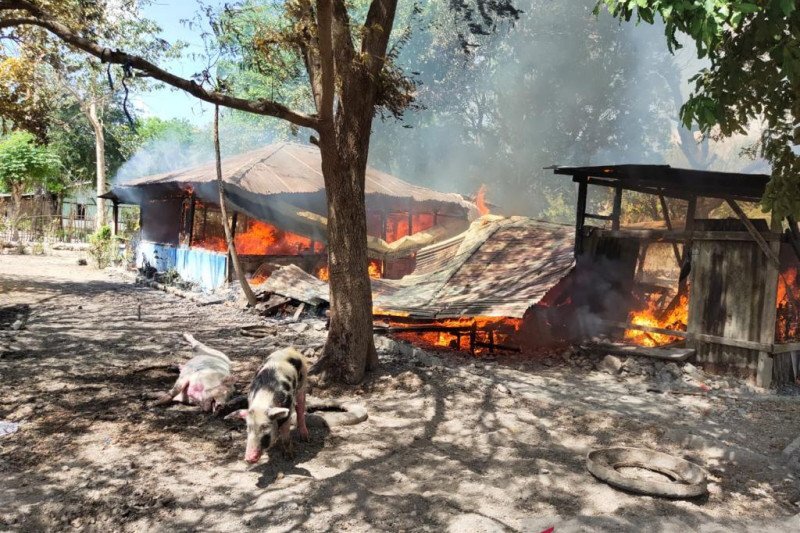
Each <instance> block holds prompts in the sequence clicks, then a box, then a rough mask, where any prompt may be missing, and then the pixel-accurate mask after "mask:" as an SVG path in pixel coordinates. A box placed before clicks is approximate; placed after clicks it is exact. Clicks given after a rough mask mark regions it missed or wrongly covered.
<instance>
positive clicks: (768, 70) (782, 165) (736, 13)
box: [601, 0, 800, 216]
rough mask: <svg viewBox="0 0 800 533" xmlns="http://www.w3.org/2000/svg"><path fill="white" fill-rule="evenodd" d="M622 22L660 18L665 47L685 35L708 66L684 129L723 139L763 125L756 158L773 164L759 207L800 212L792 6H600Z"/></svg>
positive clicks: (798, 24)
mask: <svg viewBox="0 0 800 533" xmlns="http://www.w3.org/2000/svg"><path fill="white" fill-rule="evenodd" d="M601 3H602V4H605V5H606V6H607V7H608V9H609V11H610V12H611V13H612V14H613V15H615V16H616V17H618V18H620V19H622V20H630V19H631V18H633V16H634V15H636V16H637V17H638V18H639V19H641V20H644V21H645V22H648V23H653V22H654V19H655V16H656V15H660V16H661V18H662V19H663V20H664V23H665V27H664V28H665V33H666V37H667V42H668V43H669V45H670V47H671V48H675V47H678V46H679V45H680V43H679V41H678V34H679V33H683V34H686V35H688V36H689V37H690V38H691V39H692V40H693V41H694V42H695V44H696V46H697V51H698V56H699V57H701V58H702V57H707V58H708V60H709V61H710V66H709V67H708V68H705V69H703V70H702V71H701V72H700V73H699V74H697V75H696V76H695V77H694V78H692V81H693V82H694V90H693V92H692V94H691V95H690V96H689V99H688V101H687V102H686V104H685V105H684V106H683V108H682V110H681V118H682V120H683V122H684V124H686V125H687V126H689V125H691V124H693V123H697V124H698V125H699V126H700V128H701V130H702V131H703V132H705V133H706V134H711V135H720V136H723V137H729V136H731V135H734V134H736V133H743V132H745V131H746V129H747V128H748V127H749V126H750V125H751V124H752V123H753V122H754V121H763V123H764V128H763V134H762V136H761V139H760V153H761V154H762V155H763V156H764V157H765V158H766V159H767V160H769V161H770V163H772V165H773V179H772V181H771V182H770V184H769V188H768V190H767V194H766V195H765V197H764V205H765V207H766V208H770V209H772V210H773V212H775V213H776V214H778V215H779V216H784V215H787V214H795V215H796V214H798V213H800V125H798V117H800V9H798V5H797V3H796V1H795V0H752V1H749V2H732V1H724V0H706V1H704V2H700V1H690V0H603V1H602V2H601Z"/></svg>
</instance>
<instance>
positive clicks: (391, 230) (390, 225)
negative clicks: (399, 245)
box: [386, 212, 434, 243]
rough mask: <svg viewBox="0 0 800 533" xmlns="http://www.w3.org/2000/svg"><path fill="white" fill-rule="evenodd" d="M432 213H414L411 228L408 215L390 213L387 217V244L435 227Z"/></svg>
mask: <svg viewBox="0 0 800 533" xmlns="http://www.w3.org/2000/svg"><path fill="white" fill-rule="evenodd" d="M433 222H434V216H433V214H432V213H412V214H411V227H410V228H409V225H408V213H407V212H406V213H390V214H389V216H387V217H386V242H388V243H391V242H394V241H397V240H400V239H402V238H403V237H406V236H408V235H412V234H414V233H419V232H420V231H425V230H426V229H428V228H431V227H433Z"/></svg>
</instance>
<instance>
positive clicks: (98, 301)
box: [0, 254, 800, 532]
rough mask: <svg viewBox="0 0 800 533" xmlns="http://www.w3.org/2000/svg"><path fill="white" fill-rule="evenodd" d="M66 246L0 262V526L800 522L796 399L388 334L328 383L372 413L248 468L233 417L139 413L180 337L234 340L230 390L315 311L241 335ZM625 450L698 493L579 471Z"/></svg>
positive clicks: (179, 346)
mask: <svg viewBox="0 0 800 533" xmlns="http://www.w3.org/2000/svg"><path fill="white" fill-rule="evenodd" d="M76 258H77V256H76V255H74V254H64V255H58V256H35V257H34V256H13V255H3V256H0V333H2V335H3V336H0V353H2V354H3V355H0V392H2V394H0V421H13V422H19V423H20V426H19V431H18V432H16V433H13V434H10V435H6V436H0V530H11V531H17V530H21V531H50V530H65V529H67V530H68V529H78V530H89V531H162V530H163V531H166V530H171V531H186V530H208V531H241V530H248V529H254V530H270V531H290V530H299V531H342V530H350V531H464V532H479V531H491V532H494V531H531V532H539V531H542V530H545V529H547V528H549V527H551V526H554V527H555V531H556V532H562V531H732V530H734V531H738V530H751V531H756V530H757V531H771V530H774V531H788V530H795V531H797V530H800V518H799V517H798V515H797V513H798V511H800V508H799V507H798V506H800V485H799V484H798V477H797V476H798V475H799V474H800V472H798V471H797V465H796V463H792V462H791V461H787V460H785V459H784V458H782V456H781V451H782V450H783V448H784V447H785V446H786V445H787V444H789V442H791V441H792V440H793V439H795V438H796V437H797V436H798V435H800V401H798V399H797V398H792V397H779V396H776V395H773V394H764V393H762V394H746V393H743V392H742V391H740V390H738V389H737V390H736V391H735V392H731V393H730V394H727V395H726V397H704V396H692V395H680V394H658V393H653V392H648V391H647V389H648V388H652V383H651V382H650V381H648V379H649V378H646V377H639V378H632V377H623V376H621V375H619V376H617V375H611V374H606V373H603V372H600V371H598V370H595V369H594V368H593V367H592V365H591V364H589V365H576V364H574V361H571V358H572V357H573V355H571V352H568V353H565V354H552V357H549V358H546V359H541V358H539V359H536V360H530V359H528V360H525V359H522V358H520V357H516V358H498V359H492V360H489V359H485V358H483V359H478V360H476V359H471V358H468V357H466V356H463V355H456V354H442V355H439V356H434V357H431V356H429V355H427V354H424V353H422V352H419V351H417V352H414V353H411V354H410V355H409V351H408V350H398V346H397V344H395V343H392V342H389V341H388V340H385V339H380V342H379V346H380V351H381V361H382V363H383V366H382V368H381V370H380V371H379V372H378V373H377V374H376V375H373V376H370V378H369V379H368V380H367V382H366V383H364V384H363V386H361V387H359V388H357V389H355V390H351V391H349V392H347V393H341V392H340V393H337V396H341V395H344V396H345V397H346V398H349V399H355V400H357V401H359V402H363V403H364V404H366V406H367V408H368V410H369V414H370V417H369V419H368V420H367V421H366V422H364V423H362V424H359V425H356V426H347V427H334V428H332V429H328V428H326V427H324V426H321V425H315V426H313V427H311V441H310V442H308V443H298V445H297V450H298V454H297V456H296V457H295V458H294V459H291V460H289V459H286V458H284V457H283V456H282V455H281V454H280V453H276V454H271V455H270V456H269V458H264V459H262V461H261V462H260V463H259V464H257V465H255V466H251V465H248V464H246V463H245V462H244V461H243V460H242V459H243V453H244V428H243V427H242V425H241V423H237V422H234V421H225V420H222V419H220V418H216V417H213V416H210V415H206V414H202V413H200V412H199V411H198V409H197V408H194V407H189V406H178V405H173V406H171V407H169V408H156V409H150V408H148V407H147V404H146V397H147V395H148V393H151V392H154V391H155V392H161V391H165V390H167V389H168V388H169V387H170V385H171V384H172V381H173V380H174V378H175V374H173V373H171V372H170V370H169V369H168V368H167V366H166V365H168V364H169V363H173V362H180V361H181V360H182V359H184V358H185V357H186V355H187V353H188V352H187V351H186V347H185V346H184V344H183V343H182V341H181V338H180V336H181V334H182V333H183V332H191V333H193V334H194V335H195V336H196V337H197V338H198V339H199V340H201V341H203V342H206V343H208V344H209V345H211V346H213V347H217V348H220V349H222V350H224V351H225V352H227V353H228V354H229V356H230V357H231V359H233V360H234V368H235V371H236V375H237V377H238V381H239V385H240V388H244V387H246V385H247V383H248V382H249V380H250V378H251V377H252V373H253V372H254V370H255V369H256V368H257V367H258V365H259V363H260V362H261V360H262V359H263V358H264V357H265V356H266V355H267V354H268V353H269V351H270V350H271V349H274V348H276V347H279V346H285V345H288V344H295V345H299V346H300V348H301V349H302V350H304V351H306V352H307V353H309V354H314V353H318V350H319V348H320V347H321V345H322V342H323V341H324V329H323V328H322V325H321V323H319V322H317V321H308V322H303V323H300V324H289V323H277V322H271V324H272V326H271V327H272V331H273V332H274V334H273V335H271V336H269V337H267V338H263V339H256V338H251V337H245V336H242V335H240V333H239V328H240V327H241V326H243V325H248V324H256V323H260V322H259V320H260V319H257V318H256V317H253V316H251V315H248V314H245V313H243V312H241V311H239V310H237V309H235V308H233V307H229V306H226V305H210V306H199V305H197V304H195V303H192V302H190V301H187V300H184V299H181V298H179V297H177V296H174V295H169V294H165V293H162V292H159V291H155V290H152V289H145V288H142V287H138V286H136V285H134V284H133V283H132V282H131V280H130V279H129V278H126V277H124V276H122V275H121V274H119V273H117V274H114V273H108V272H99V271H97V270H93V269H92V268H91V267H88V266H78V265H77V262H76ZM26 306H29V307H26ZM4 310H5V312H4ZM139 310H141V318H139ZM19 315H27V324H26V326H25V327H24V328H23V329H21V330H20V331H19V332H17V334H16V335H12V334H11V333H10V330H9V328H10V324H11V323H12V322H13V321H15V320H16V318H17V317H18V316H19ZM3 339H5V340H3ZM3 342H5V343H6V344H5V346H6V349H5V351H2V350H3V346H4V345H3V344H2V343H3ZM9 346H10V348H9ZM404 354H405V355H404ZM575 357H577V356H575ZM587 366H588V367H587ZM148 367H157V368H149V369H148ZM719 392H724V391H719ZM315 394H327V393H320V392H319V391H313V392H312V396H313V395H315ZM622 445H624V446H641V447H649V448H653V449H657V450H661V451H665V452H669V453H673V454H676V455H679V456H683V457H686V458H688V459H690V460H692V461H694V462H696V463H697V464H699V465H701V466H703V467H704V468H706V469H708V471H709V473H710V474H709V475H710V477H711V481H712V483H711V485H710V494H709V495H708V496H707V497H704V498H701V499H699V500H694V501H672V500H664V499H657V498H651V497H645V496H636V495H633V494H629V493H626V492H622V491H618V490H615V489H613V488H611V487H609V486H607V485H605V484H603V483H601V482H599V481H598V480H596V479H595V478H593V477H592V476H591V475H590V474H589V473H588V472H587V471H586V467H585V457H586V454H587V452H589V451H590V450H592V449H594V448H597V447H605V446H622Z"/></svg>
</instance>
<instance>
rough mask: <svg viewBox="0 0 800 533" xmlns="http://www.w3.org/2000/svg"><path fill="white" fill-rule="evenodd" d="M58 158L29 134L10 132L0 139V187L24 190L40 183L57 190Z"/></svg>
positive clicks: (49, 188) (42, 185) (59, 163)
mask: <svg viewBox="0 0 800 533" xmlns="http://www.w3.org/2000/svg"><path fill="white" fill-rule="evenodd" d="M60 170H61V162H60V161H59V159H58V157H57V156H56V154H55V153H54V152H53V151H52V150H50V149H48V148H47V147H44V146H40V145H38V144H36V142H35V139H34V137H33V135H32V134H30V133H28V132H14V133H12V134H10V135H8V136H7V137H5V138H4V139H2V140H0V187H2V188H3V189H4V190H6V191H12V190H14V189H17V190H19V191H21V192H25V191H27V190H30V189H32V188H34V187H39V186H41V187H43V188H45V189H47V190H50V191H53V192H57V191H58V190H59V189H60V187H61V183H60V182H59V181H58V180H57V178H58V175H59V172H60Z"/></svg>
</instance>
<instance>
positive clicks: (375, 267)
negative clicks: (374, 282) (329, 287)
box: [314, 259, 383, 281]
mask: <svg viewBox="0 0 800 533" xmlns="http://www.w3.org/2000/svg"><path fill="white" fill-rule="evenodd" d="M314 275H315V276H316V277H317V278H319V279H321V280H322V281H330V279H331V271H330V270H329V269H328V265H323V266H321V267H319V268H318V269H317V271H316V272H315V273H314ZM382 276H383V271H382V269H381V262H380V261H378V260H377V259H370V260H369V277H371V278H376V279H379V278H381V277H382Z"/></svg>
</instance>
